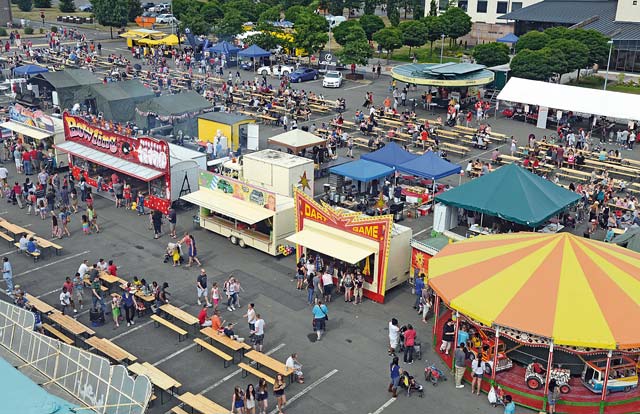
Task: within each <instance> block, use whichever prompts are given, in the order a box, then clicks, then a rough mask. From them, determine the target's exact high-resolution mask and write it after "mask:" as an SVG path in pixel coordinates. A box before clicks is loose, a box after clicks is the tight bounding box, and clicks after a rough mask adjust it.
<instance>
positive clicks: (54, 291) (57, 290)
mask: <svg viewBox="0 0 640 414" xmlns="http://www.w3.org/2000/svg"><path fill="white" fill-rule="evenodd" d="M59 291H60V288H57V289H54V290H52V291H51V292H47V293H43V294H42V295H38V296H36V299H40V298H42V297H43V296H47V295H50V294H52V293H56V292H59Z"/></svg>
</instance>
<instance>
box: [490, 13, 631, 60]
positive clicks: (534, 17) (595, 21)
mask: <svg viewBox="0 0 640 414" xmlns="http://www.w3.org/2000/svg"><path fill="white" fill-rule="evenodd" d="M638 3H639V2H638V0H617V1H616V0H609V1H606V0H581V1H577V0H545V1H542V2H539V3H536V4H533V5H530V6H528V7H523V8H522V9H519V10H515V11H512V12H510V13H508V14H505V15H502V16H501V17H500V18H499V19H501V20H510V21H514V22H515V24H514V29H515V34H516V35H521V34H524V33H526V32H528V31H531V30H544V29H547V28H549V27H555V26H565V27H569V28H582V29H594V30H597V31H599V32H600V33H602V34H604V35H605V36H607V37H609V38H611V39H612V40H613V46H614V49H613V54H612V55H611V63H610V68H611V70H613V71H621V72H640V4H638Z"/></svg>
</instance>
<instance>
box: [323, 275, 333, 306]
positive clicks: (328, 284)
mask: <svg viewBox="0 0 640 414" xmlns="http://www.w3.org/2000/svg"><path fill="white" fill-rule="evenodd" d="M322 290H323V291H324V301H325V303H327V302H331V294H332V293H333V275H332V274H330V273H327V272H326V271H325V272H324V273H323V274H322Z"/></svg>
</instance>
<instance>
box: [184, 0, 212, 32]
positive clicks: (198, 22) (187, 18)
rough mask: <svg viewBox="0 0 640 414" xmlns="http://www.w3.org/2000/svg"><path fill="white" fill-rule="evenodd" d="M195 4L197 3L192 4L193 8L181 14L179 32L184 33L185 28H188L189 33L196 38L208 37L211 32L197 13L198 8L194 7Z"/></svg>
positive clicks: (209, 26)
mask: <svg viewBox="0 0 640 414" xmlns="http://www.w3.org/2000/svg"><path fill="white" fill-rule="evenodd" d="M195 3H198V2H194V5H193V7H192V8H190V9H187V10H185V11H184V13H183V14H182V18H181V19H180V31H182V32H184V30H185V29H186V28H189V30H191V33H193V34H194V35H196V36H199V35H208V34H209V32H210V31H211V25H210V24H209V23H207V21H206V20H205V19H204V16H203V15H202V13H200V12H199V6H196V5H195ZM209 21H210V20H209Z"/></svg>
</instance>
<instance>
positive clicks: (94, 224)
mask: <svg viewBox="0 0 640 414" xmlns="http://www.w3.org/2000/svg"><path fill="white" fill-rule="evenodd" d="M87 219H88V220H89V227H90V228H93V229H95V231H96V233H100V227H98V213H96V210H95V208H94V207H93V204H91V205H87Z"/></svg>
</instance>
